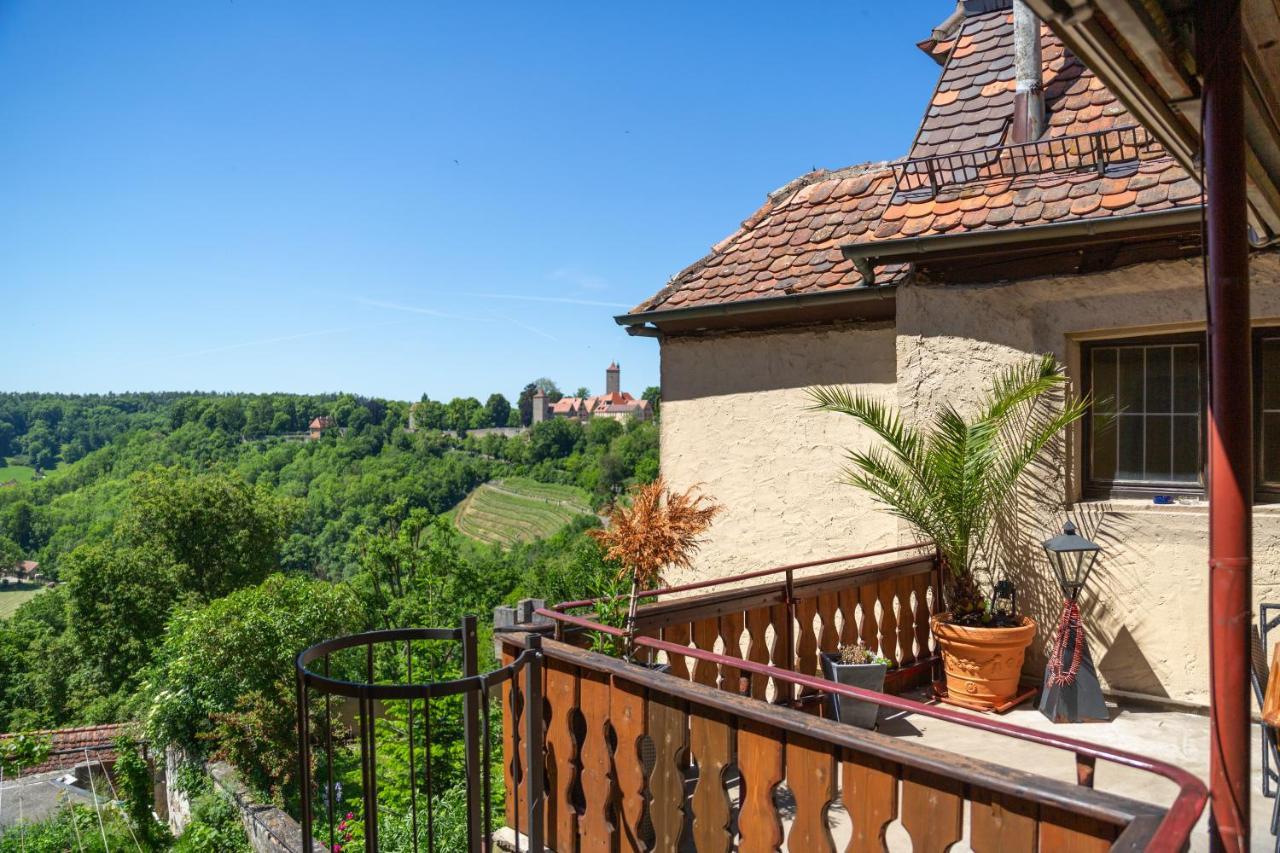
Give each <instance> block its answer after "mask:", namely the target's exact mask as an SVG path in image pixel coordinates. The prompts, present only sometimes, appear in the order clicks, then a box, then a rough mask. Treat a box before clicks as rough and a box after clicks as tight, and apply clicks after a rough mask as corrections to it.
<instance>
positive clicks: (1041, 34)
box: [606, 0, 1280, 704]
mask: <svg viewBox="0 0 1280 853" xmlns="http://www.w3.org/2000/svg"><path fill="white" fill-rule="evenodd" d="M1051 5H1052V4H1051ZM1126 8H1128V7H1127V6H1126ZM1014 11H1015V10H1014V8H1013V4H1012V2H1011V0H963V2H961V3H960V4H959V5H958V7H957V11H956V14H953V15H952V16H950V17H949V18H947V20H946V21H944V22H942V23H941V24H940V25H939V27H938V28H937V29H936V30H935V31H934V32H933V33H932V34H931V35H930V37H929V38H927V39H925V40H924V41H922V42H921V43H920V45H919V46H920V47H921V48H922V49H923V51H924V54H925V56H923V57H921V60H920V61H922V62H929V61H933V62H937V63H938V64H939V65H940V66H941V68H940V73H939V76H938V82H937V84H936V86H935V87H934V89H933V90H932V91H931V92H921V93H920V100H921V104H922V107H923V113H924V115H923V119H922V122H921V124H920V127H919V130H918V131H917V133H916V134H915V137H914V138H913V139H904V140H903V148H902V149H901V151H897V152H895V151H890V152H886V154H887V155H889V156H890V157H891V158H892V157H893V156H894V155H899V154H901V155H902V156H899V157H897V158H896V159H885V160H882V161H877V162H872V163H864V164H860V165H855V166H846V167H842V168H836V169H831V170H826V169H820V170H817V171H814V172H811V173H808V174H805V175H802V176H800V177H798V178H796V179H795V180H794V181H792V182H790V183H788V184H787V185H785V186H783V187H782V188H781V189H778V190H776V191H774V192H772V193H769V194H768V195H767V197H766V198H765V201H764V204H763V205H762V206H761V207H760V208H759V209H758V210H756V211H755V212H754V213H752V214H751V215H750V216H748V217H747V218H746V219H745V220H743V221H742V223H741V224H740V225H739V226H738V227H737V228H736V229H735V230H733V231H732V233H730V234H729V235H728V236H727V237H725V238H724V239H723V240H721V241H720V242H718V243H716V244H715V245H714V246H712V247H711V250H710V252H709V253H708V254H707V255H706V256H704V257H702V258H701V259H698V260H697V261H695V262H694V263H692V264H690V265H689V266H688V267H686V268H685V269H683V270H682V271H680V272H679V273H677V274H676V275H675V276H674V277H673V278H672V279H671V280H670V281H669V282H668V283H667V284H666V285H665V286H664V287H662V288H661V289H660V290H658V292H657V293H655V294H654V295H653V296H652V297H651V298H649V299H648V300H646V301H644V302H643V303H641V304H640V305H637V306H636V307H635V308H634V309H633V310H632V311H630V312H628V313H627V314H624V315H622V316H620V317H618V318H617V321H618V322H619V323H620V324H621V325H624V326H626V327H627V330H628V331H629V332H630V333H632V334H637V335H643V336H650V337H654V338H656V339H657V341H658V345H659V347H660V352H661V359H662V393H663V417H662V426H661V430H662V469H663V473H664V475H665V476H666V478H667V479H668V481H669V482H671V484H672V486H673V487H676V488H685V487H687V486H690V485H694V484H701V486H702V488H703V489H704V490H705V491H706V492H707V493H709V494H711V495H714V496H715V497H716V498H717V499H718V500H719V501H720V502H721V503H722V504H723V505H724V506H725V512H724V514H723V515H722V516H721V517H720V518H719V519H718V520H717V522H716V525H715V527H714V528H713V529H712V531H711V532H710V534H709V537H708V540H707V542H706V543H705V544H704V545H703V547H702V549H701V550H700V552H699V554H698V557H697V561H696V567H695V570H694V571H693V572H692V574H693V575H698V576H721V575H726V574H729V573H732V572H741V571H745V570H748V569H751V568H759V567H764V566H771V565H779V564H786V563H793V562H796V561H797V560H804V559H807V558H818V557H826V556H830V555H832V554H843V553H851V552H858V551H863V550H867V549H868V548H874V547H876V546H879V545H889V544H894V543H896V542H898V541H899V539H900V537H901V536H903V535H904V531H903V529H902V528H901V526H900V524H899V522H898V521H897V520H896V519H895V518H893V517H891V516H890V515H888V514H887V513H886V512H884V511H883V510H881V509H880V508H879V507H878V506H877V505H876V504H875V503H874V502H873V501H872V500H871V499H870V498H869V497H867V496H866V495H865V494H863V493H862V492H861V491H859V490H857V489H854V488H851V487H845V486H841V485H839V484H838V482H837V481H838V478H839V472H840V470H841V468H842V466H843V464H844V455H845V452H846V450H847V449H848V448H850V447H852V448H857V449H864V448H867V447H869V446H871V444H872V439H871V436H870V435H868V434H867V433H866V432H864V431H861V430H860V429H859V428H858V427H856V426H855V425H854V424H853V422H852V421H851V420H850V419H848V418H841V417H839V416H837V415H831V414H817V413H814V412H812V411H809V410H808V405H809V400H808V398H807V396H806V393H805V389H806V388H809V387H812V386H816V385H842V386H848V387H851V388H853V389H855V390H857V391H860V392H862V393H865V394H869V395H873V396H876V397H879V398H881V399H883V400H885V401H886V402H888V403H890V404H893V405H895V406H897V407H899V408H900V409H901V410H902V411H903V413H904V417H906V418H907V419H908V420H909V421H915V420H922V419H925V418H927V417H928V416H930V415H931V414H933V413H936V412H937V411H939V410H940V409H941V408H942V407H945V406H955V407H956V408H957V409H958V410H960V411H961V412H968V411H971V409H972V407H973V406H974V405H975V404H976V402H977V401H978V400H979V399H980V397H981V395H982V394H983V392H984V391H985V389H986V388H987V386H988V383H989V381H990V379H991V377H992V375H993V374H994V373H995V372H996V371H998V370H999V369H1001V368H1002V367H1005V366H1007V365H1011V364H1015V363H1019V362H1022V361H1025V360H1027V359H1028V358H1030V357H1031V356H1032V355H1033V354H1037V353H1046V352H1048V353H1054V354H1055V355H1057V356H1058V358H1059V359H1060V361H1061V362H1062V363H1063V364H1064V365H1065V366H1066V368H1067V371H1068V373H1069V375H1070V377H1071V379H1072V381H1073V384H1074V386H1075V388H1076V389H1077V390H1079V391H1082V392H1090V391H1092V392H1093V393H1094V396H1095V399H1097V400H1108V399H1110V400H1113V401H1116V403H1115V405H1116V407H1117V408H1118V409H1119V410H1120V414H1119V415H1118V416H1116V417H1101V415H1110V414H1111V413H1109V412H1104V411H1098V412H1096V413H1095V412H1092V411H1091V412H1090V413H1089V415H1088V416H1087V417H1086V418H1085V420H1084V421H1083V422H1082V423H1081V424H1080V425H1078V426H1077V427H1076V428H1075V429H1074V430H1073V431H1072V432H1071V433H1070V434H1068V435H1067V437H1066V440H1065V442H1064V443H1063V445H1062V446H1061V447H1059V448H1055V449H1054V451H1053V457H1052V461H1053V463H1054V464H1053V465H1050V466H1048V467H1047V469H1046V470H1045V471H1043V472H1041V476H1040V478H1039V481H1038V483H1037V486H1036V488H1035V489H1034V492H1033V493H1029V494H1027V495H1026V496H1025V498H1026V500H1025V502H1024V503H1022V504H1021V505H1020V507H1019V513H1020V521H1019V524H1018V526H1017V527H1018V529H1017V533H1018V534H1019V535H1020V536H1021V537H1022V538H1020V539H1019V540H1018V541H1017V542H1012V541H1011V542H1009V543H1005V546H1007V547H999V548H997V549H996V550H995V551H994V552H993V553H992V554H991V555H990V558H991V560H992V564H993V566H997V567H999V568H1000V569H1001V570H1002V571H1007V572H1008V573H1009V574H1010V575H1011V576H1012V579H1013V580H1014V581H1015V583H1018V584H1019V585H1020V586H1021V588H1022V589H1029V590H1036V589H1039V588H1040V587H1041V586H1043V584H1044V581H1043V579H1044V578H1045V577H1048V575H1046V574H1045V572H1044V571H1031V567H1032V565H1033V564H1034V563H1036V562H1037V561H1039V560H1041V559H1042V556H1041V555H1040V554H1039V550H1038V542H1039V541H1040V540H1041V539H1043V538H1046V536H1044V535H1041V534H1047V533H1048V532H1049V531H1051V530H1054V529H1055V528H1060V525H1061V523H1062V520H1063V516H1064V514H1070V515H1071V517H1073V518H1075V519H1076V520H1077V521H1078V522H1080V521H1082V520H1083V521H1086V522H1087V523H1086V524H1084V525H1082V526H1083V527H1084V530H1085V531H1086V532H1087V533H1088V534H1090V535H1091V538H1093V539H1095V540H1098V541H1099V542H1100V543H1101V544H1102V545H1103V547H1104V559H1102V560H1101V561H1100V563H1099V567H1098V569H1096V573H1097V574H1096V575H1095V576H1096V577H1097V578H1098V585H1099V589H1100V590H1103V592H1102V593H1101V594H1100V602H1099V606H1098V607H1096V608H1094V609H1093V610H1092V611H1091V613H1090V615H1089V625H1090V629H1091V630H1092V631H1094V634H1093V635H1091V637H1090V641H1091V644H1092V645H1093V650H1094V654H1095V658H1096V659H1097V661H1098V669H1099V675H1100V677H1101V679H1102V681H1103V683H1104V685H1105V686H1106V687H1108V688H1109V689H1113V690H1122V691H1127V692H1131V693H1140V694H1147V695H1154V696H1159V697H1164V698H1174V699H1178V700H1185V701H1189V702H1192V703H1201V704H1203V703H1204V702H1206V701H1207V698H1208V666H1207V661H1208V656H1207V655H1205V654H1204V653H1203V638H1204V636H1205V635H1206V633H1207V631H1208V626H1207V622H1206V614H1207V612H1208V607H1207V602H1206V595H1205V583H1204V572H1205V568H1204V567H1205V565H1206V559H1207V549H1206V542H1207V522H1206V514H1205V510H1204V508H1203V499H1204V485H1203V484H1204V480H1205V459H1206V456H1207V453H1206V446H1205V435H1206V433H1207V419H1206V412H1205V405H1204V399H1205V389H1206V385H1207V378H1206V377H1207V372H1206V366H1205V358H1206V340H1205V296H1204V289H1203V268H1202V265H1201V262H1200V248H1201V246H1200V233H1201V216H1202V206H1201V205H1202V197H1201V189H1200V185H1199V183H1198V180H1197V177H1196V176H1195V175H1193V174H1191V173H1190V172H1189V171H1188V169H1187V168H1186V167H1185V166H1184V165H1183V163H1184V162H1185V160H1180V159H1178V158H1175V157H1174V156H1173V155H1172V154H1170V152H1169V151H1168V150H1166V148H1165V147H1164V145H1162V143H1161V142H1160V141H1159V140H1158V139H1157V137H1156V135H1155V133H1154V131H1153V129H1152V128H1147V127H1144V126H1143V124H1142V123H1141V122H1140V121H1139V120H1138V118H1137V117H1136V116H1135V114H1134V113H1132V112H1130V111H1129V110H1128V109H1127V108H1126V106H1125V104H1124V103H1123V102H1122V101H1121V100H1120V99H1119V98H1117V97H1116V95H1115V93H1114V92H1112V91H1111V90H1110V89H1108V88H1107V86H1106V85H1104V84H1103V82H1102V81H1101V80H1100V79H1099V77H1098V76H1097V75H1095V74H1094V73H1093V71H1091V70H1090V69H1089V68H1087V67H1086V66H1085V65H1084V63H1083V62H1081V60H1080V59H1079V58H1078V57H1077V56H1076V55H1075V54H1073V53H1072V52H1071V51H1070V50H1068V49H1067V47H1066V46H1064V44H1063V42H1062V41H1061V40H1060V39H1059V38H1058V36H1056V35H1055V34H1054V32H1053V31H1051V30H1050V29H1049V28H1048V27H1047V26H1044V25H1042V24H1041V23H1040V22H1038V21H1037V20H1036V19H1035V18H1034V17H1031V16H1026V17H1023V16H1022V15H1018V16H1016V17H1017V21H1016V22H1015V14H1014ZM904 49H910V48H909V46H904ZM762 73H768V72H767V70H766V71H762ZM873 85H874V83H873V82H872V81H866V82H865V84H864V86H865V87H866V88H865V89H864V92H865V93H866V94H867V95H870V91H869V90H870V87H872V86H873ZM855 88H856V86H855ZM847 94H848V97H847V98H846V99H845V100H846V101H856V99H857V93H856V91H855V92H851V93H847ZM869 100H874V99H873V98H869ZM1187 103H1191V102H1190V101H1188V102H1187ZM836 108H839V109H849V108H851V107H850V106H849V104H848V103H844V105H843V106H833V109H836ZM866 112H867V114H868V116H873V115H874V109H871V108H868V109H867V110H866ZM1145 114H1146V113H1144V115H1145ZM1241 227H1244V226H1243V224H1242V226H1241ZM1254 236H1255V238H1256V240H1255V246H1256V248H1255V250H1254V252H1253V255H1252V258H1251V293H1252V313H1253V317H1254V326H1255V339H1254V347H1253V352H1254V365H1253V369H1254V372H1255V375H1256V377H1258V378H1257V379H1256V383H1257V391H1256V392H1255V395H1256V399H1255V412H1254V415H1255V423H1256V424H1257V427H1256V435H1255V444H1256V455H1255V462H1256V465H1257V468H1256V476H1255V479H1256V483H1257V492H1258V499H1259V500H1274V499H1276V498H1280V384H1277V383H1275V382H1272V381H1271V377H1275V376H1280V319H1278V318H1280V254H1278V253H1277V249H1276V245H1275V242H1274V239H1273V238H1272V236H1271V232H1268V231H1266V230H1265V229H1256V230H1255V232H1254ZM1268 241H1271V242H1268ZM606 408H607V404H606ZM1157 496H1161V499H1162V500H1164V499H1165V498H1166V497H1167V498H1168V499H1169V500H1171V501H1175V502H1179V503H1181V504H1183V505H1181V506H1176V505H1175V506H1168V505H1166V504H1155V503H1153V500H1154V498H1156V497H1157ZM1254 529H1255V543H1256V544H1255V547H1254V551H1255V554H1256V557H1255V562H1254V577H1255V585H1256V586H1257V587H1258V588H1260V589H1273V588H1275V587H1278V586H1280V514H1276V513H1260V514H1259V515H1258V516H1256V517H1255V527H1254ZM1039 568H1040V569H1045V567H1044V566H1043V565H1040V566H1039ZM1045 571H1047V569H1045ZM689 579H691V578H689V577H687V576H686V577H680V576H678V573H677V576H673V577H668V578H667V580H668V581H671V582H673V583H679V582H681V581H684V580H689ZM1040 599H1043V600H1040ZM1051 599H1052V600H1051ZM1022 600H1023V598H1022V597H1021V596H1020V598H1019V601H1020V602H1021V601H1022ZM1027 604H1028V606H1029V608H1030V612H1031V615H1032V616H1033V617H1035V618H1037V620H1039V621H1040V622H1041V624H1045V623H1046V622H1049V623H1051V622H1052V621H1053V620H1054V619H1056V618H1057V610H1056V609H1055V608H1056V607H1057V606H1058V604H1059V602H1058V601H1057V600H1056V599H1053V598H1052V596H1048V595H1040V594H1039V593H1032V594H1030V595H1029V596H1028V601H1027ZM1044 633H1046V634H1047V633H1048V632H1047V631H1046V632H1044ZM1039 651H1041V650H1040V648H1039V646H1034V647H1033V654H1032V655H1031V656H1030V658H1029V664H1028V666H1029V670H1033V669H1034V668H1035V667H1037V666H1043V661H1044V658H1043V656H1042V655H1041V654H1038V653H1037V652H1039Z"/></svg>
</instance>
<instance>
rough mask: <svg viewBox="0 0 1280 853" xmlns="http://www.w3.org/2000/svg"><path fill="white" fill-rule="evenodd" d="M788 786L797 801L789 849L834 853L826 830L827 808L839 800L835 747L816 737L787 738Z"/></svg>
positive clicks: (789, 837) (833, 845)
mask: <svg viewBox="0 0 1280 853" xmlns="http://www.w3.org/2000/svg"><path fill="white" fill-rule="evenodd" d="M787 785H788V786H790V788H791V794H792V796H794V797H795V800H796V813H795V818H794V820H793V822H792V824H791V831H790V832H789V833H787V848H788V849H790V850H800V851H804V853H835V849H836V848H835V842H834V841H833V840H832V838H831V830H830V829H829V828H828V827H827V808H828V807H829V806H830V805H831V801H832V800H834V799H835V798H836V774H835V756H834V754H833V751H832V746H831V745H830V744H828V743H823V742H822V741H820V740H817V739H815V738H811V737H807V736H805V735H798V734H795V733H794V732H790V733H788V735H787Z"/></svg>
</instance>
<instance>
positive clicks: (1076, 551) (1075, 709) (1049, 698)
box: [1040, 521, 1110, 723]
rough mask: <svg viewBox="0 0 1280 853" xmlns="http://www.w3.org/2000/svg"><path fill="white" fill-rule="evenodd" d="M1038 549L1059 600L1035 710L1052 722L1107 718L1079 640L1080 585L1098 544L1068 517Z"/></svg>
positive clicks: (1086, 649) (1090, 658) (1094, 674)
mask: <svg viewBox="0 0 1280 853" xmlns="http://www.w3.org/2000/svg"><path fill="white" fill-rule="evenodd" d="M1044 550H1045V553H1046V554H1047V555H1048V556H1049V562H1050V563H1051V564H1052V565H1053V570H1054V571H1055V572H1056V573H1057V575H1058V585H1059V586H1060V587H1061V588H1062V599H1063V600H1062V615H1061V616H1060V617H1059V619H1058V628H1057V631H1056V632H1055V633H1054V637H1053V649H1052V650H1051V651H1050V652H1049V663H1048V664H1047V665H1046V666H1045V670H1044V689H1043V690H1042V691H1041V694H1040V713H1042V714H1044V715H1045V716H1046V717H1048V718H1049V719H1051V720H1053V721H1054V722H1055V723H1081V722H1085V721H1087V720H1108V719H1110V715H1109V714H1108V713H1107V703H1106V702H1105V701H1103V698H1102V686H1101V685H1100V684H1098V674H1097V671H1096V670H1095V669H1094V666H1093V656H1092V655H1090V654H1089V644H1088V642H1086V640H1085V634H1084V625H1083V623H1082V622H1081V620H1080V603H1079V599H1080V590H1081V589H1083V588H1084V585H1085V582H1086V581H1088V579H1089V574H1090V573H1091V572H1092V571H1093V566H1094V563H1096V562H1097V560H1098V553H1099V552H1100V551H1101V550H1102V548H1101V547H1100V546H1099V545H1098V544H1097V543H1096V542H1090V541H1089V540H1088V539H1085V538H1084V537H1083V536H1081V535H1080V534H1079V533H1077V532H1076V526H1075V525H1074V524H1072V523H1071V522H1070V521H1068V522H1067V523H1066V524H1065V525H1063V527H1062V533H1060V534H1058V535H1057V536H1054V537H1053V538H1052V539H1049V540H1047V541H1046V542H1045V543H1044Z"/></svg>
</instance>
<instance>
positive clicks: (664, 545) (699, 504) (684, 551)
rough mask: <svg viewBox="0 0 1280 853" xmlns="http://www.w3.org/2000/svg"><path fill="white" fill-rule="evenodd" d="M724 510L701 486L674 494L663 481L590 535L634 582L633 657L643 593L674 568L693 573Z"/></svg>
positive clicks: (640, 493)
mask: <svg viewBox="0 0 1280 853" xmlns="http://www.w3.org/2000/svg"><path fill="white" fill-rule="evenodd" d="M722 509H723V507H721V506H720V504H718V503H716V502H715V501H714V500H712V499H711V498H709V497H707V496H706V495H703V494H702V493H701V492H700V491H699V488H698V486H696V485H695V486H690V487H689V488H688V489H686V490H684V491H683V492H674V491H672V490H671V489H669V488H667V484H666V481H664V480H663V479H662V478H661V477H659V478H658V479H656V480H654V481H653V482H652V483H649V484H648V485H646V486H641V487H639V488H638V489H636V490H635V491H634V492H633V493H632V496H631V505H630V506H623V505H621V504H615V505H614V508H613V510H612V512H610V513H609V526H608V527H607V528H604V529H601V530H592V531H591V534H590V535H591V536H592V537H593V538H595V539H596V541H598V542H599V543H600V544H601V545H602V546H603V547H604V549H605V556H606V557H607V558H608V559H610V560H615V561H617V562H618V563H620V564H621V565H622V570H621V571H620V572H619V578H620V579H629V580H630V581H631V602H630V606H629V607H628V609H627V626H626V629H627V655H628V657H629V656H630V649H631V637H632V635H633V634H634V628H635V619H636V607H637V605H638V602H639V593H640V590H641V589H642V588H643V589H651V588H653V587H654V586H657V585H658V584H660V583H662V573H663V570H665V569H666V568H668V567H671V566H674V567H676V568H685V569H687V568H689V567H690V566H691V565H692V561H693V555H694V554H695V553H697V550H698V546H699V545H700V544H701V541H702V540H701V539H700V538H699V537H701V535H702V534H703V533H704V532H705V531H706V530H707V528H708V527H710V526H711V522H712V521H713V520H714V519H715V517H716V516H717V515H719V514H720V512H721V510H722Z"/></svg>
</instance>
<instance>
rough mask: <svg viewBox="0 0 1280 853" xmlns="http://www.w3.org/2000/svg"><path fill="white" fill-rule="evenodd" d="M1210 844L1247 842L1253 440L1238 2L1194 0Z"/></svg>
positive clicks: (1235, 846)
mask: <svg viewBox="0 0 1280 853" xmlns="http://www.w3.org/2000/svg"><path fill="white" fill-rule="evenodd" d="M1200 8H1201V10H1202V12H1203V15H1204V18H1203V20H1202V27H1201V32H1200V37H1199V39H1198V43H1199V46H1200V54H1201V57H1200V58H1201V62H1202V68H1203V69H1204V92H1203V97H1204V128H1203V133H1204V171H1205V194H1206V199H1207V208H1208V209H1207V211H1206V213H1207V219H1206V225H1207V228H1206V237H1207V242H1208V246H1207V257H1208V291H1209V292H1208V311H1209V316H1208V331H1209V620H1210V621H1209V632H1210V637H1209V649H1210V659H1211V670H1210V698H1211V711H1210V755H1209V792H1210V816H1209V843H1210V847H1211V849H1214V850H1228V851H1244V850H1248V849H1249V618H1250V611H1251V609H1252V582H1253V580H1252V541H1251V540H1252V531H1251V524H1252V511H1251V510H1252V500H1253V452H1252V447H1253V438H1252V432H1253V430H1252V419H1253V409H1252V404H1251V390H1252V389H1251V384H1252V381H1251V377H1252V369H1251V365H1250V353H1249V350H1250V341H1249V245H1248V242H1247V231H1246V218H1245V217H1246V208H1245V150H1244V83H1243V78H1242V74H1241V64H1242V59H1241V32H1240V4H1239V3H1233V2H1221V3H1217V2H1215V3H1204V4H1201V6H1200Z"/></svg>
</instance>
